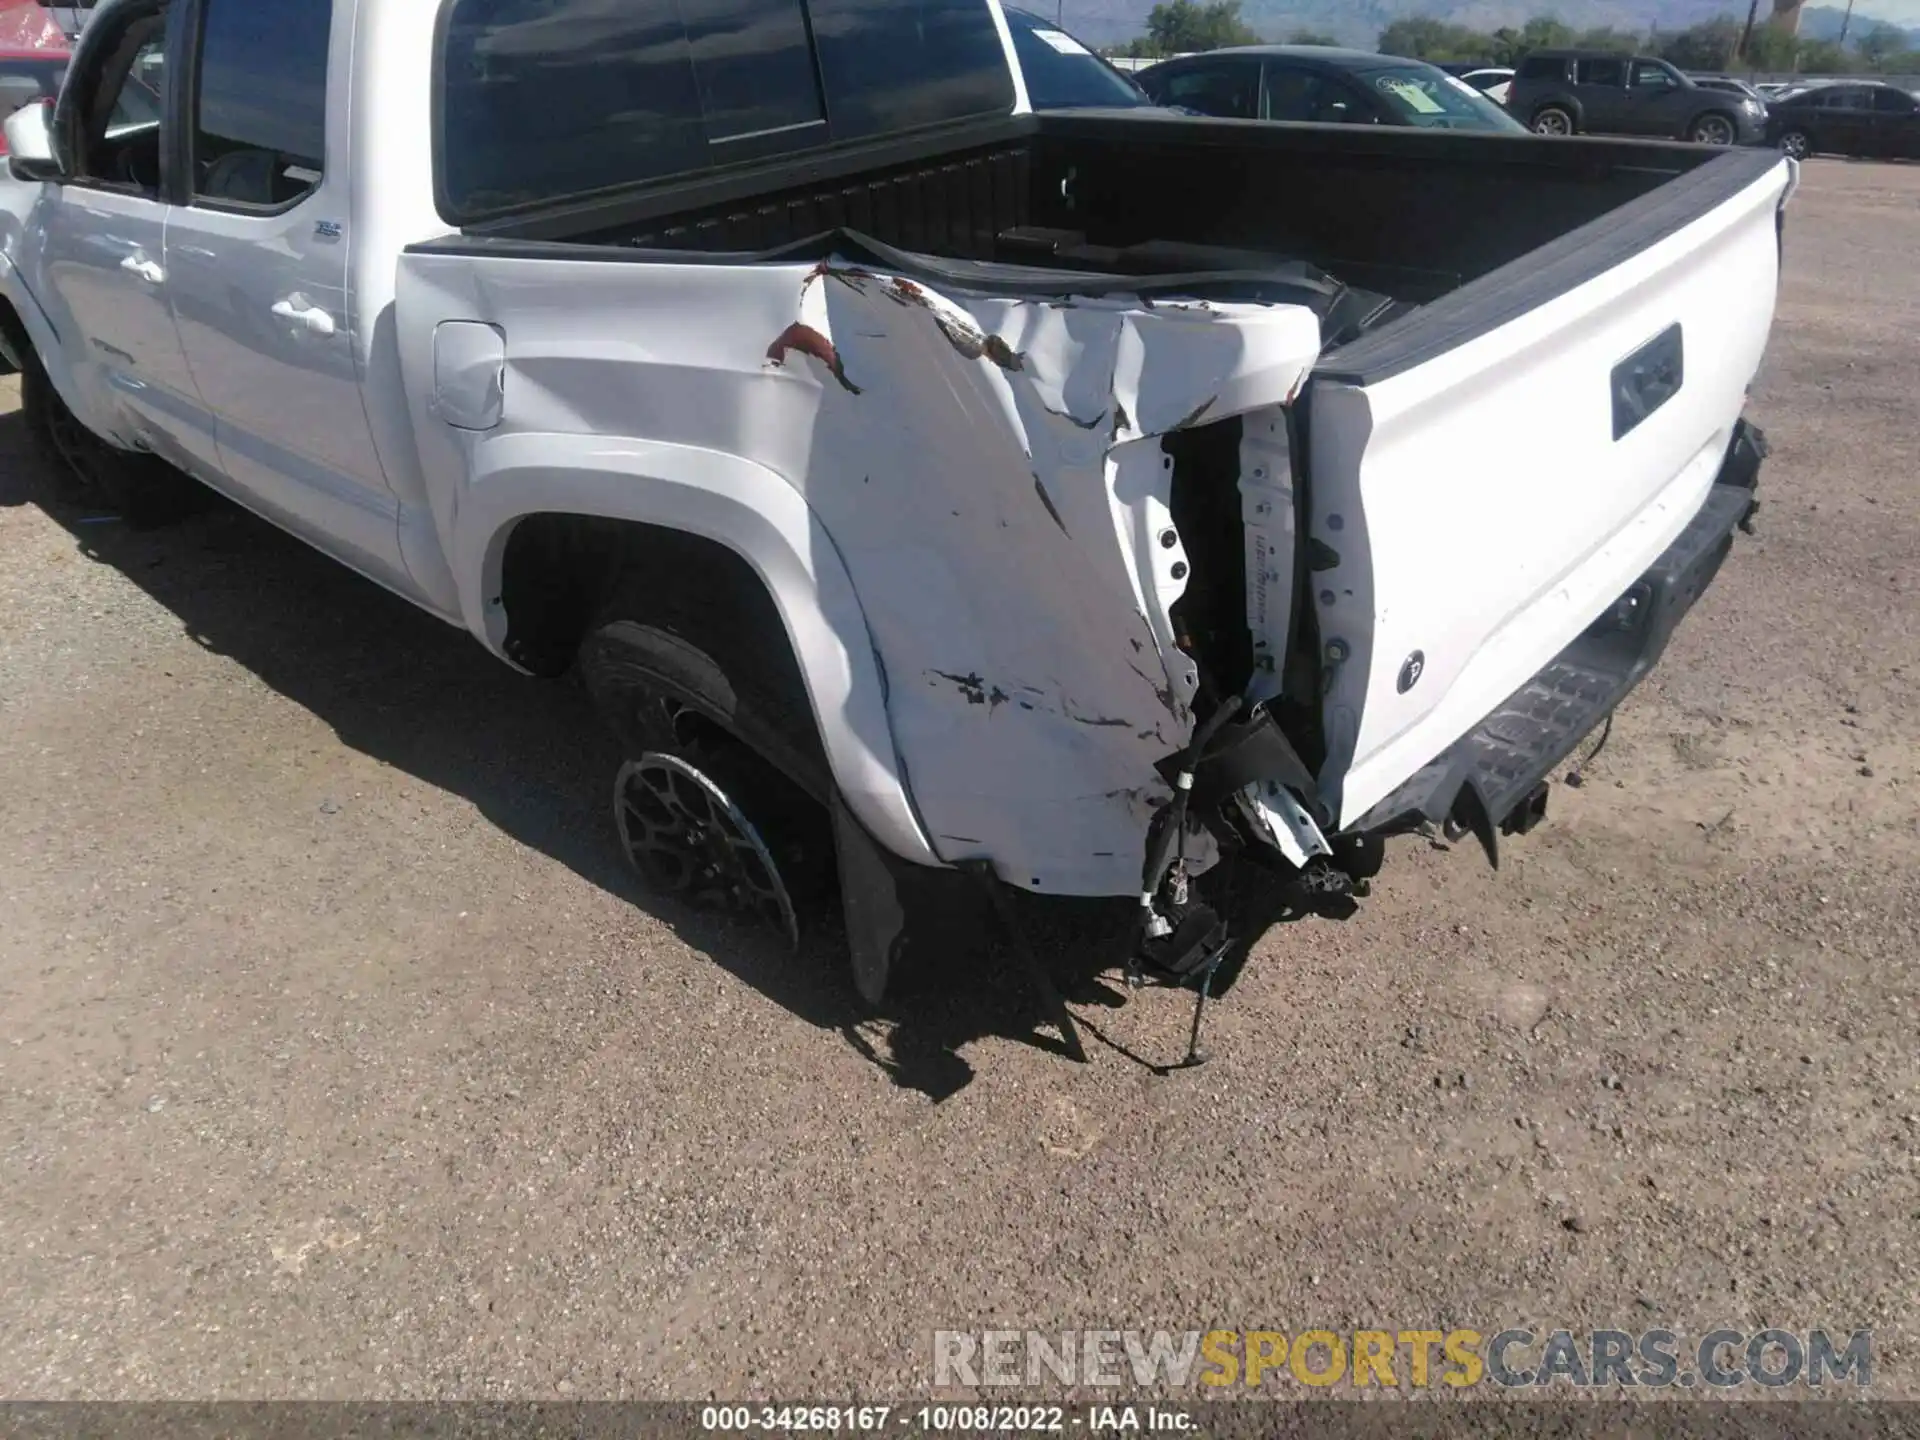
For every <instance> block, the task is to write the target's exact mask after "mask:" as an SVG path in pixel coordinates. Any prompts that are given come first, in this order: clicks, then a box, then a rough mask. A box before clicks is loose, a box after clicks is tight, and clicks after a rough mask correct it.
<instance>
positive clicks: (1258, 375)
mask: <svg viewBox="0 0 1920 1440" xmlns="http://www.w3.org/2000/svg"><path fill="white" fill-rule="evenodd" d="M599 255H600V252H595V251H591V250H582V251H581V253H580V256H579V258H566V259H554V258H531V257H510V256H462V257H459V258H458V259H457V260H454V261H452V262H451V263H452V264H453V265H454V266H456V267H457V275H454V274H449V275H448V281H449V282H454V283H448V284H443V285H442V286H441V288H440V291H439V292H438V293H441V294H445V295H448V296H449V298H451V297H452V296H454V295H456V294H457V295H459V296H463V297H464V298H461V299H459V300H458V302H457V309H458V311H459V313H458V315H457V316H456V315H455V314H453V313H446V309H445V306H444V305H440V306H437V307H436V308H439V309H441V310H442V311H443V313H441V314H438V315H435V316H433V317H432V318H433V319H435V320H438V319H447V318H471V319H479V320H483V321H486V322H489V323H492V324H495V325H497V326H499V327H500V329H501V330H502V332H503V333H504V335H505V338H506V362H505V372H504V383H503V390H504V397H505V398H504V407H503V420H502V423H501V425H500V426H499V427H498V429H497V430H496V431H495V432H493V433H492V434H491V435H490V436H486V437H471V436H469V437H465V438H459V437H455V438H453V439H444V438H442V439H437V440H423V455H424V456H427V457H428V463H429V465H430V466H439V467H440V468H442V469H444V470H446V471H449V472H452V473H453V474H454V476H455V479H454V480H453V482H452V483H450V484H448V485H446V486H445V487H444V488H442V487H438V486H436V487H435V488H436V490H438V492H439V493H437V494H436V495H435V508H436V517H437V519H438V520H439V521H440V523H441V525H442V527H443V533H448V532H453V539H454V543H453V544H452V545H451V547H450V550H451V553H455V554H468V555H471V554H480V553H486V554H490V555H494V556H496V557H497V554H498V551H499V547H500V545H501V544H502V543H503V539H502V538H501V532H498V531H494V530H492V529H491V527H492V526H494V525H498V524H499V523H500V517H501V516H502V515H503V514H505V513H508V512H509V511H518V512H520V513H529V512H532V511H537V510H540V509H542V508H546V507H547V506H548V505H550V504H551V503H552V497H545V496H542V495H540V494H537V493H532V494H521V493H518V491H519V490H524V489H525V488H526V487H527V486H528V484H529V483H530V482H529V481H528V480H527V478H526V475H525V472H524V470H520V471H515V472H514V473H513V474H511V475H509V474H506V473H504V472H503V473H502V474H500V475H499V476H498V477H497V478H490V475H489V471H488V468H487V467H488V463H489V462H488V458H487V457H488V453H489V451H491V450H494V449H502V448H503V447H502V445H501V442H502V441H503V440H508V439H511V438H512V437H514V436H524V437H526V439H527V440H528V441H536V440H538V439H539V437H542V436H548V437H555V436H562V435H564V436H571V437H584V438H583V443H585V444H586V445H587V446H588V447H589V448H590V449H591V448H597V449H598V450H600V451H602V452H603V453H606V454H608V455H609V456H614V455H616V454H618V453H622V452H623V450H625V449H628V448H630V447H625V446H623V442H624V441H647V442H659V443H661V444H665V445H671V446H677V447H684V453H687V454H697V453H700V452H703V451H704V452H722V453H724V454H729V455H734V456H738V457H740V458H741V459H744V460H748V461H751V462H753V463H754V464H756V465H758V466H761V467H764V469H765V470H766V471H769V472H771V473H772V474H775V475H778V476H781V477H784V478H785V479H786V481H787V482H788V483H789V484H791V485H792V486H793V487H794V488H795V489H796V490H797V491H799V492H800V494H801V495H803V496H804V497H805V500H806V502H807V505H808V507H809V509H810V510H811V511H812V512H813V514H814V515H815V516H816V517H817V518H818V520H819V522H820V527H821V529H822V531H824V533H825V534H826V535H827V536H829V537H830V540H831V545H832V547H833V549H834V550H835V551H836V559H837V564H838V566H844V569H845V572H846V573H847V575H848V576H849V577H850V578H851V580H852V583H853V586H854V589H855V591H856V592H857V594H858V598H859V604H860V608H861V610H862V611H863V613H864V615H865V618H866V622H867V630H868V634H867V635H866V636H843V637H842V639H843V641H844V642H845V643H846V644H847V645H848V646H849V647H853V646H858V645H865V644H869V643H870V645H871V647H872V650H873V652H874V653H875V654H877V656H878V658H879V661H880V669H881V673H882V675H883V677H884V684H885V690H886V723H887V726H888V728H889V730H890V732H891V737H892V740H893V745H894V752H895V759H896V762H897V768H898V771H899V779H900V781H901V783H902V785H903V787H904V788H905V790H906V791H907V793H908V795H910V797H911V801H912V804H913V806H914V809H915V811H916V813H917V814H918V816H919V818H920V821H921V824H922V827H923V828H924V830H925V833H926V834H927V835H928V836H929V837H931V839H932V843H933V847H934V850H935V852H936V853H937V854H938V855H939V856H940V857H941V858H942V859H945V860H948V861H957V860H961V859H967V858H974V857H980V856H985V857H989V858H991V859H992V861H993V862H994V864H995V866H996V868H997V869H998V871H999V873H1000V874H1001V875H1002V876H1003V877H1004V878H1005V879H1007V880H1008V881H1010V882H1012V883H1015V884H1018V885H1022V886H1026V887H1028V888H1033V889H1038V890H1044V891H1047V892H1049V893H1057V894H1080V895H1113V894H1131V893H1132V892H1133V891H1134V890H1135V889H1136V888H1137V885H1138V881H1139V870H1140V861H1141V846H1142V841H1143V838H1144V834H1145V827H1146V823H1147V820H1148V818H1149V816H1150V815H1151V812H1152V809H1153V807H1154V806H1155V805H1156V804H1157V803H1158V801H1159V800H1160V799H1162V798H1164V796H1165V793H1166V792H1165V787H1164V784H1163V782H1162V781H1161V780H1160V778H1159V776H1158V774H1157V773H1156V771H1155V769H1154V764H1155V762H1156V761H1158V760H1160V759H1162V758H1163V757H1165V756H1166V755H1167V754H1168V753H1169V752H1171V751H1173V750H1174V749H1176V748H1177V747H1178V746H1179V745H1181V744H1182V743H1183V742H1184V741H1185V740H1186V739H1187V738H1188V737H1189V736H1190V734H1191V730H1192V725H1193V716H1192V713H1191V710H1190V706H1191V704H1192V701H1193V696H1194V690H1195V672H1194V668H1193V665H1192V663H1191V662H1190V661H1189V660H1188V659H1187V658H1186V656H1185V655H1184V654H1183V653H1181V652H1180V651H1179V650H1178V649H1177V648H1176V647H1175V645H1174V643H1173V635H1172V630H1171V626H1170V623H1169V620H1168V607H1169V606H1170V605H1171V604H1172V603H1173V601H1175V600H1176V599H1178V598H1179V596H1180V594H1181V593H1182V591H1183V590H1184V589H1185V587H1186V583H1187V580H1186V568H1185V567H1186V565H1187V563H1188V561H1187V558H1186V554H1185V551H1184V549H1183V547H1182V546H1181V545H1180V544H1179V543H1178V541H1177V537H1175V541H1174V543H1172V544H1166V543H1163V541H1164V537H1166V536H1167V535H1168V533H1169V532H1170V531H1171V530H1172V521H1171V516H1170V512H1169V508H1168V497H1169V487H1170V483H1171V468H1170V461H1169V459H1168V457H1166V456H1165V455H1163V454H1162V453H1161V448H1160V444H1159V439H1158V437H1159V436H1160V435H1161V434H1164V433H1165V432H1167V431H1170V430H1173V429H1176V428H1179V427H1181V426H1183V425H1191V424H1206V423H1211V422H1213V421H1215V420H1219V419H1225V418H1227V417H1229V416H1232V415H1235V414H1240V413H1244V412H1247V411H1251V410H1255V409H1259V408H1263V407H1270V406H1274V405H1278V404H1283V403H1285V402H1286V401H1288V400H1289V399H1290V397H1291V396H1292V395H1293V394H1294V393H1295V392H1296V390H1297V388H1298V386H1299V385H1300V383H1301V381H1302V379H1303V378H1304V376H1305V374H1306V372H1307V370H1308V368H1309V367H1310V366H1311V365H1312V364H1313V362H1314V360H1315V359H1316V357H1317V355H1318V351H1319V345H1320V334H1319V323H1318V321H1317V319H1316V317H1315V316H1314V314H1313V313H1312V311H1310V310H1309V309H1307V308H1305V307H1304V306H1297V305H1264V304H1239V303H1234V304H1229V303H1220V302H1205V301H1197V300H1190V301H1172V300H1167V299H1161V298H1157V297H1156V298H1155V299H1154V300H1152V301H1147V300H1143V299H1139V298H1136V297H1125V296H1106V297H1101V298H1088V297H1073V298H1057V299H1032V298H1017V299H1016V298H1007V297H1004V296H994V295H990V294H978V293H959V292H957V291H955V290H953V289H952V288H950V287H948V288H944V289H936V288H934V287H933V286H931V285H929V284H927V283H925V282H923V281H920V280H917V279H912V278H908V277H904V276H889V275H882V274H876V273H872V272H869V271H864V270H861V269H859V268H857V267H852V266H844V265H803V264H795V265H751V266H745V265H743V266H721V265H678V264H670V263H660V262H655V261H648V262H645V263H635V262H632V261H619V260H604V259H600V258H598V257H599ZM409 263H410V264H415V265H419V266H421V267H422V269H423V272H438V273H445V270H444V267H445V265H446V264H447V263H448V262H442V261H436V260H435V259H434V257H420V258H419V259H417V260H416V259H413V258H411V257H410V260H409ZM456 283H457V288H456ZM423 293H427V292H426V291H425V289H424V287H423ZM426 319H427V317H426V316H424V315H419V316H416V317H415V321H414V322H410V328H417V329H418V330H419V332H420V335H421V343H422V344H425V343H426V342H427V338H428V335H427V332H428V331H429V330H430V325H429V324H427V323H425V321H426ZM423 354H424V352H423ZM428 373H430V371H429V372H428ZM420 418H421V421H422V423H423V424H425V425H426V427H427V428H428V429H434V428H436V427H434V426H433V425H432V423H431V422H430V421H429V420H427V418H426V417H424V416H423V417H420ZM437 428H439V429H440V430H442V431H444V427H437ZM435 457H438V458H435ZM630 472H631V465H630V464H628V465H626V466H625V467H624V469H619V468H616V467H615V466H613V465H612V464H611V462H610V464H609V473H608V475H607V480H606V485H605V494H604V499H603V503H602V505H601V508H602V509H603V510H604V513H607V514H611V515H619V516H625V517H630V518H636V519H646V518H648V516H649V510H648V504H649V501H648V482H646V481H645V480H643V479H641V478H639V477H636V476H635V475H633V474H632V473H630ZM662 478H663V480H665V479H672V481H673V483H675V484H678V485H681V486H685V485H687V484H698V483H702V482H701V481H700V479H699V477H698V475H697V474H695V473H692V472H689V474H687V475H682V476H676V477H664V476H663V477H662ZM1235 478H1236V477H1234V476H1233V475H1231V474H1224V475H1222V476H1221V477H1220V478H1219V483H1221V484H1222V485H1232V484H1233V483H1235ZM490 485H505V486H511V487H517V488H516V494H515V495H514V496H513V497H512V498H511V500H510V501H508V502H503V500H502V499H501V498H499V497H495V498H494V499H493V500H492V501H491V502H490V503H487V504H470V503H469V504H467V505H466V507H465V509H464V510H463V502H462V500H461V495H462V494H463V493H465V492H466V491H469V490H474V491H479V492H482V493H484V492H485V491H486V490H487V489H488V487H489V486H490ZM570 493H571V495H577V490H575V491H573V492H570ZM574 503H576V504H577V500H576V501H575V502H574ZM480 515H485V516H486V517H487V524H488V525H489V527H490V529H489V535H488V536H487V537H480V536H466V535H464V534H461V533H458V532H461V531H463V530H464V528H465V527H466V526H467V525H469V523H478V521H477V520H474V521H470V520H469V518H468V517H469V516H475V517H477V516H480ZM716 538H722V539H724V538H725V537H724V536H719V537H716ZM483 568H484V567H483ZM836 568H837V567H836ZM462 583H463V586H466V587H467V588H469V589H474V588H475V587H482V588H480V589H479V594H480V595H484V594H486V593H491V592H490V591H486V590H484V588H483V587H484V586H485V584H486V580H485V578H484V576H482V577H479V578H465V577H463V581H462ZM465 603H466V606H467V608H468V610H469V612H470V613H471V612H474V611H477V610H479V609H480V608H482V607H483V604H484V602H483V600H481V599H479V598H475V597H473V596H469V597H467V598H466V601H465ZM783 608H784V607H783ZM802 659H803V664H804V663H805V661H806V655H805V653H804V651H803V654H802ZM809 685H810V688H814V689H815V690H816V694H815V703H816V710H817V714H818V720H819V723H820V724H821V726H822V727H823V729H828V730H831V729H832V728H833V727H835V726H837V725H841V724H844V723H845V721H844V719H843V717H841V716H839V715H837V714H836V713H834V707H833V706H832V705H831V704H828V703H823V701H822V695H823V694H824V693H825V692H824V691H821V690H820V689H819V688H818V687H815V686H814V677H811V676H810V677H809ZM828 751H829V754H830V755H831V754H833V753H835V750H834V746H833V744H832V743H831V738H830V737H829V744H828ZM1200 843H1201V844H1202V846H1204V842H1200ZM1199 858H1202V859H1204V848H1203V849H1202V850H1201V852H1200V857H1199Z"/></svg>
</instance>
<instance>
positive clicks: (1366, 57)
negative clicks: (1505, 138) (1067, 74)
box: [1135, 45, 1524, 133]
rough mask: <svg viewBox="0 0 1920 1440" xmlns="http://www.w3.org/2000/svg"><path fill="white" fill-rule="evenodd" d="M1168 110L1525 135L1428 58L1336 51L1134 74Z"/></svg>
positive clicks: (1168, 65) (1219, 57)
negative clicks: (1426, 60)
mask: <svg viewBox="0 0 1920 1440" xmlns="http://www.w3.org/2000/svg"><path fill="white" fill-rule="evenodd" d="M1135 78H1136V79H1137V80H1138V81H1139V82H1140V88H1141V89H1143V90H1145V91H1146V92H1147V94H1148V96H1150V97H1151V98H1152V99H1153V100H1154V101H1156V102H1157V103H1159V104H1161V105H1172V106H1179V107H1181V108H1182V109H1186V110H1193V111H1196V112H1198V113H1199V114H1202V115H1219V116H1223V117H1226V118H1231V119H1240V120H1294V121H1318V122H1321V123H1331V124H1342V123H1345V124H1367V125H1413V126H1420V127H1423V128H1426V129H1436V130H1492V131H1499V132H1503V133H1508V132H1512V131H1514V130H1518V129H1522V128H1524V127H1522V126H1521V125H1520V124H1519V123H1518V122H1517V121H1515V120H1514V118H1513V117H1512V116H1511V115H1509V114H1508V113H1507V112H1506V111H1505V110H1502V109H1501V108H1500V107H1499V106H1498V105H1496V104H1495V103H1494V102H1493V101H1492V100H1489V99H1488V98H1487V97H1486V96H1485V95H1482V94H1481V93H1480V92H1479V91H1478V90H1475V89H1474V88H1473V87H1472V86H1471V85H1468V84H1466V83H1465V82H1464V81H1462V80H1459V79H1456V78H1455V77H1454V76H1451V75H1449V74H1447V72H1446V71H1444V70H1442V69H1440V68H1439V66H1437V65H1429V64H1427V63H1426V62H1425V61H1424V60H1403V59H1399V58H1397V57H1395V56H1392V55H1377V54H1375V53H1374V52H1372V51H1370V50H1341V49H1337V48H1335V47H1333V46H1330V45H1245V46H1240V47H1237V48H1235V49H1230V50H1209V51H1207V52H1206V53H1204V54H1200V55H1189V56H1186V57H1184V58H1182V59H1178V60H1167V61H1164V62H1162V63H1161V64H1159V65H1155V66H1152V67H1150V68H1149V69H1146V70H1143V71H1141V72H1140V74H1139V75H1138V76H1136V77H1135Z"/></svg>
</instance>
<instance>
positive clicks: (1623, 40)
mask: <svg viewBox="0 0 1920 1440" xmlns="http://www.w3.org/2000/svg"><path fill="white" fill-rule="evenodd" d="M1641 39H1642V37H1641V36H1639V35H1636V34H1635V33H1634V32H1633V31H1631V30H1616V29H1614V28H1613V27H1612V26H1611V25H1601V26H1599V27H1597V28H1595V29H1592V30H1582V31H1581V32H1580V33H1579V34H1578V35H1576V36H1575V37H1574V40H1573V43H1574V44H1575V45H1576V46H1577V47H1578V48H1580V49H1582V50H1605V51H1607V52H1609V53H1610V54H1615V55H1631V54H1632V53H1633V52H1634V51H1636V50H1638V49H1641V48H1642V46H1641Z"/></svg>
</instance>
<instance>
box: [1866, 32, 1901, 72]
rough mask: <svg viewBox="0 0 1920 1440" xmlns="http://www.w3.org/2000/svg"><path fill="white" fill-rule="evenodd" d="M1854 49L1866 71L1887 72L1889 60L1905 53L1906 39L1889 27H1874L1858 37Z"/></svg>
mask: <svg viewBox="0 0 1920 1440" xmlns="http://www.w3.org/2000/svg"><path fill="white" fill-rule="evenodd" d="M1855 48H1857V49H1858V50H1859V51H1860V58H1861V59H1862V60H1864V61H1865V62H1866V64H1867V68H1868V69H1870V70H1887V69H1890V68H1891V67H1890V66H1889V65H1888V64H1887V62H1888V61H1889V60H1892V59H1894V58H1895V57H1896V56H1899V55H1903V54H1904V53H1905V52H1906V48H1907V37H1906V35H1905V33H1904V32H1902V31H1900V30H1896V29H1895V28H1894V27H1893V26H1891V25H1875V26H1874V27H1873V28H1872V29H1871V30H1869V31H1867V33H1866V34H1864V35H1862V36H1861V37H1860V39H1859V41H1858V43H1857V45H1856V47H1855Z"/></svg>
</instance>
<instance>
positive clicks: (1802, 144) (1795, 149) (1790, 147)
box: [1780, 130, 1813, 160]
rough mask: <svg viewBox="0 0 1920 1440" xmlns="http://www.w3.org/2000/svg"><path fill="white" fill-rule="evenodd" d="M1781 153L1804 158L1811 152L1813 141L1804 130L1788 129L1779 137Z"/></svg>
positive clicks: (1796, 158) (1795, 157)
mask: <svg viewBox="0 0 1920 1440" xmlns="http://www.w3.org/2000/svg"><path fill="white" fill-rule="evenodd" d="M1780 150H1781V153H1783V154H1785V155H1788V156H1790V157H1792V158H1793V159H1795V160H1804V159H1806V158H1807V156H1809V155H1811V154H1812V153H1813V141H1812V139H1811V138H1810V137H1809V136H1808V135H1807V132H1806V131H1804V130H1789V131H1787V132H1786V133H1785V134H1783V135H1782V136H1781V137H1780Z"/></svg>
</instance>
